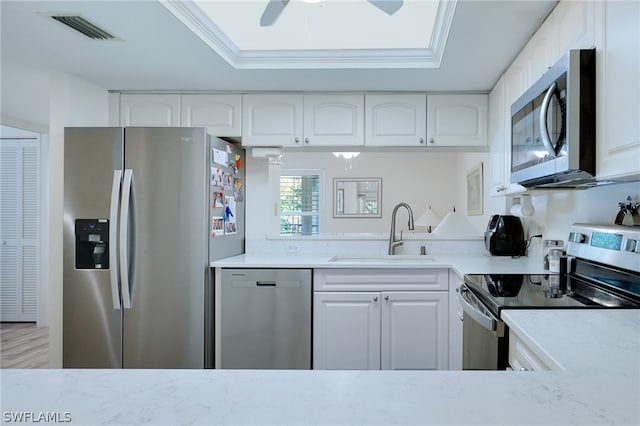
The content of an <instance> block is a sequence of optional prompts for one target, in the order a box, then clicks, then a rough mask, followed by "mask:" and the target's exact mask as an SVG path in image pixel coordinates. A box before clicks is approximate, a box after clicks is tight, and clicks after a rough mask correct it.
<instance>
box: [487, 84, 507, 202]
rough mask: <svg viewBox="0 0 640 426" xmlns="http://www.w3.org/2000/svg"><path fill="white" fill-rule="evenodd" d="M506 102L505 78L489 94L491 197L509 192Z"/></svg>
mask: <svg viewBox="0 0 640 426" xmlns="http://www.w3.org/2000/svg"><path fill="white" fill-rule="evenodd" d="M505 110H506V102H505V89H504V77H503V78H501V79H500V80H498V83H497V84H496V85H495V87H494V88H493V90H492V91H491V93H489V143H490V144H491V146H490V147H489V152H490V154H489V171H490V173H489V178H490V191H491V195H502V194H504V192H505V191H506V190H507V182H508V181H507V180H505V173H506V170H507V167H506V158H505V152H506V150H507V149H508V144H507V137H506V133H507V125H506V123H505V119H506V114H505Z"/></svg>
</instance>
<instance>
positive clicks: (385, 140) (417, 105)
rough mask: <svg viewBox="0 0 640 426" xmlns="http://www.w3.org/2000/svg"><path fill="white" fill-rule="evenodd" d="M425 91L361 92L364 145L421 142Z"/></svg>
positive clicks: (424, 137) (423, 138)
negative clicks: (365, 93) (405, 92)
mask: <svg viewBox="0 0 640 426" xmlns="http://www.w3.org/2000/svg"><path fill="white" fill-rule="evenodd" d="M426 140H427V95H426V94H425V93H422V94H388V95H366V96H365V145H366V146H414V147H415V146H425V145H426Z"/></svg>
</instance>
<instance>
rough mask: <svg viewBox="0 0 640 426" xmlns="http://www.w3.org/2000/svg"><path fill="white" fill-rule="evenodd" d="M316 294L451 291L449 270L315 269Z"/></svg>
mask: <svg viewBox="0 0 640 426" xmlns="http://www.w3.org/2000/svg"><path fill="white" fill-rule="evenodd" d="M313 282H314V289H315V291H396V290H397V291H404V290H425V291H430V290H445V291H446V290H448V288H449V278H448V271H447V269H440V268H433V269H411V270H407V269H315V270H314V276H313Z"/></svg>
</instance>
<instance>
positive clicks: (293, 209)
mask: <svg viewBox="0 0 640 426" xmlns="http://www.w3.org/2000/svg"><path fill="white" fill-rule="evenodd" d="M319 226H320V174H319V171H317V170H283V171H282V172H281V175H280V235H318V230H319Z"/></svg>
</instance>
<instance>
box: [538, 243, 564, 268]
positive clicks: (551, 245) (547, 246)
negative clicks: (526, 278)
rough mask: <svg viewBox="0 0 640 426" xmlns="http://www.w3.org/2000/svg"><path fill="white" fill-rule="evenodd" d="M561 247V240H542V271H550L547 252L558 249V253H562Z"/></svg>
mask: <svg viewBox="0 0 640 426" xmlns="http://www.w3.org/2000/svg"><path fill="white" fill-rule="evenodd" d="M563 247H564V241H562V240H544V241H543V242H542V265H543V267H544V269H550V268H549V252H550V251H551V250H554V249H560V251H561V252H562V249H563ZM561 254H562V253H561Z"/></svg>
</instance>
